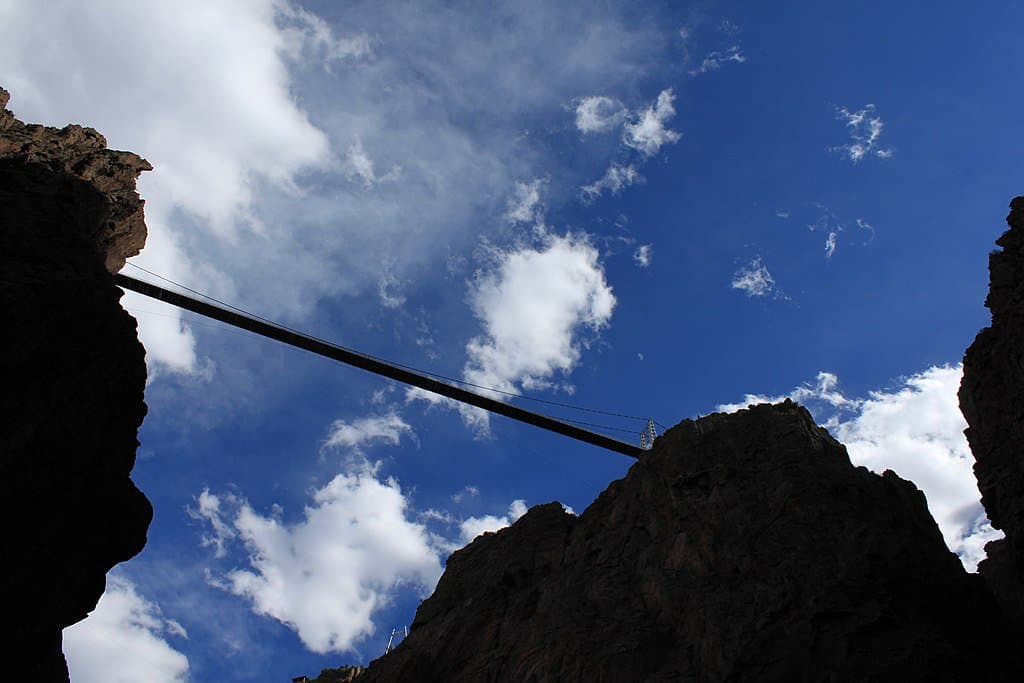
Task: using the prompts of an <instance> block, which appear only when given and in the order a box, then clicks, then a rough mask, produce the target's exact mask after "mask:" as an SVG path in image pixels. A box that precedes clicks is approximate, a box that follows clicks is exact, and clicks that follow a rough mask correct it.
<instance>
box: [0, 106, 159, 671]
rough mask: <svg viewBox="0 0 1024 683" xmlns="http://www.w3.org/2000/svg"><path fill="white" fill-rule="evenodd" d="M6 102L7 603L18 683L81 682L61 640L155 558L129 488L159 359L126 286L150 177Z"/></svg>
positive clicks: (1, 497)
mask: <svg viewBox="0 0 1024 683" xmlns="http://www.w3.org/2000/svg"><path fill="white" fill-rule="evenodd" d="M8 100H9V94H8V93H7V92H6V91H4V90H2V89H0V306H2V310H3V313H4V319H5V320H4V322H5V325H4V333H3V334H2V335H0V377H3V379H4V381H3V382H2V384H0V414H2V415H3V416H4V419H3V420H2V421H0V501H2V503H0V504H2V505H3V515H2V519H3V525H4V534H3V535H4V540H5V545H6V549H7V552H6V554H5V556H6V560H5V562H4V565H5V566H4V572H5V576H4V581H3V582H2V585H0V604H3V605H4V609H5V614H6V615H7V616H6V618H5V622H6V625H7V626H8V627H9V628H8V635H7V636H5V638H4V643H3V652H4V654H5V655H6V656H5V657H4V660H5V661H4V669H5V671H7V675H8V676H9V677H10V678H11V680H33V681H51V680H57V681H59V680H67V667H66V665H65V663H64V656H63V654H62V652H61V630H62V629H63V628H64V627H66V626H69V625H70V624H73V623H75V622H77V621H80V620H81V619H83V618H85V616H86V615H87V614H88V613H89V612H90V611H91V610H92V609H93V608H94V607H95V606H96V602H97V601H98V600H99V597H100V595H101V594H102V593H103V589H104V585H105V575H106V573H107V571H108V570H110V568H111V567H113V566H114V565H115V564H117V563H118V562H122V561H124V560H127V559H129V558H130V557H132V556H134V555H136V554H137V553H138V552H139V551H140V550H142V547H143V545H144V544H145V541H146V530H147V528H148V526H149V522H150V520H151V518H152V514H153V511H152V507H151V506H150V503H149V501H148V500H147V499H146V497H145V496H144V495H143V494H142V493H141V492H140V491H139V490H138V489H137V488H136V486H135V484H134V483H132V481H131V479H130V476H129V475H130V473H131V470H132V467H133V466H134V464H135V449H136V447H137V446H138V441H137V439H136V433H137V430H138V427H139V425H140V424H141V423H142V419H143V417H144V416H145V414H146V405H145V403H144V402H143V391H144V389H145V384H146V365H145V352H144V350H143V348H142V345H141V344H140V343H139V341H138V337H137V334H136V324H135V319H134V318H132V317H131V316H130V315H128V313H126V312H125V311H124V310H123V309H122V308H121V305H120V303H119V300H120V298H121V296H122V291H121V290H120V289H118V288H117V287H116V286H114V282H113V279H112V273H115V272H116V271H117V270H119V269H120V268H121V267H122V266H123V265H124V262H125V259H126V258H128V257H129V256H133V255H135V254H137V253H138V252H139V250H140V249H141V248H142V246H143V244H144V243H145V240H146V227H145V223H144V220H143V202H142V200H141V199H140V198H139V196H138V194H137V193H136V192H135V180H136V178H137V177H138V175H139V173H141V172H142V171H146V170H150V168H151V166H150V165H149V164H148V163H147V162H146V161H145V160H144V159H142V158H140V157H138V156H136V155H134V154H131V153H128V152H115V151H111V150H109V149H107V143H106V140H105V139H104V138H103V136H102V135H100V134H99V133H97V132H96V131H95V130H92V129H91V128H83V127H81V126H67V127H65V128H62V129H56V128H49V127H45V126H38V125H27V124H24V123H22V122H21V121H19V120H17V119H16V118H15V117H14V115H13V114H12V113H11V112H10V111H8V110H7V103H8Z"/></svg>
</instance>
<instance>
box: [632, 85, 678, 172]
mask: <svg viewBox="0 0 1024 683" xmlns="http://www.w3.org/2000/svg"><path fill="white" fill-rule="evenodd" d="M673 100H675V94H673V92H672V89H671V88H668V89H666V90H662V91H661V93H660V94H659V95H658V99H657V101H656V102H655V103H654V104H653V105H651V106H649V107H647V108H646V109H644V110H643V111H641V112H640V113H639V114H638V115H635V116H633V117H631V120H630V121H629V122H627V123H626V125H625V130H624V131H623V135H622V141H623V142H624V143H625V144H626V146H628V147H632V148H633V149H635V150H637V151H639V152H642V153H643V154H644V155H646V156H654V155H655V154H657V153H658V150H659V149H661V147H662V146H663V145H666V144H671V143H675V142H677V141H678V140H679V138H680V137H682V136H681V135H680V134H679V133H677V132H675V131H673V130H669V129H668V128H666V127H665V124H666V122H667V121H668V120H669V119H671V118H672V117H673V116H675V114H676V110H675V107H674V106H672V102H673Z"/></svg>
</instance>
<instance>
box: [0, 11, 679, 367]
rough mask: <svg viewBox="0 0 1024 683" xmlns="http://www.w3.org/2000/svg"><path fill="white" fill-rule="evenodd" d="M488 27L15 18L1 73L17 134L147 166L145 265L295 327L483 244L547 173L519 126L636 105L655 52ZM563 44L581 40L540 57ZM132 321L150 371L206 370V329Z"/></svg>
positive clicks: (568, 15) (240, 15) (371, 15)
mask: <svg viewBox="0 0 1024 683" xmlns="http://www.w3.org/2000/svg"><path fill="white" fill-rule="evenodd" d="M503 12H505V17H506V19H508V21H503V22H502V26H501V28H500V29H499V28H498V25H497V24H495V22H494V21H493V14H492V12H491V10H490V9H489V8H485V7H482V6H481V7H480V8H468V9H466V11H464V12H459V13H456V14H455V15H453V14H452V13H450V12H445V11H438V9H437V8H435V7H428V6H426V5H423V4H416V5H409V6H401V7H397V6H391V5H387V4H378V5H375V6H373V7H362V6H359V7H357V6H349V5H334V4H332V5H331V7H330V9H329V10H328V9H325V10H324V18H321V17H319V16H317V15H315V14H314V13H312V12H311V11H309V10H307V9H303V8H302V7H300V6H299V5H298V4H297V3H296V2H291V1H290V0H182V1H181V2H178V3H174V4H173V5H167V4H165V3H164V4H161V3H126V2H124V1H123V0H96V1H95V2H86V3H83V2H76V1H75V0H52V1H51V2H46V3H39V2H33V1H32V0H13V1H8V2H3V3H0V25H2V26H4V29H5V31H4V40H3V41H0V64H3V65H4V69H3V71H4V75H3V78H4V85H5V86H6V87H8V88H9V89H10V90H11V91H12V93H13V95H14V102H13V106H14V108H15V111H16V112H17V113H18V115H19V116H20V117H21V118H23V119H25V120H30V121H41V122H45V123H49V124H53V125H64V124H65V123H67V122H69V121H77V122H83V123H86V124H89V125H92V126H95V127H96V128H97V129H99V130H100V131H102V132H103V133H104V134H105V135H106V136H107V138H108V140H109V142H110V143H111V145H112V146H113V147H115V148H119V149H131V150H134V151H137V152H138V153H140V154H142V155H143V156H145V157H147V158H148V159H149V160H150V161H151V162H152V163H153V164H154V165H155V167H156V170H155V171H153V172H152V173H149V174H145V175H144V177H143V180H142V181H141V185H140V189H141V191H142V194H143V196H144V197H145V198H146V200H147V207H146V208H147V219H148V223H149V227H150V239H149V242H148V245H147V247H146V250H145V252H144V254H143V255H142V256H141V257H139V258H138V259H137V262H138V263H139V264H140V265H143V266H146V267H147V268H150V269H151V270H153V271H155V272H158V273H161V274H163V275H166V276H168V277H171V278H173V279H175V280H177V281H179V282H184V283H187V284H189V285H191V286H195V287H197V288H198V289H202V290H204V291H207V292H209V293H210V294H212V295H214V296H217V297H218V298H220V299H223V300H227V301H231V302H233V303H236V304H238V305H240V306H244V307H246V308H250V309H252V310H254V311H256V312H258V313H259V314H261V315H264V316H267V317H271V318H276V319H282V320H284V321H285V322H289V323H291V324H296V323H300V322H302V320H303V319H304V318H305V317H307V316H309V315H311V314H312V312H313V311H314V310H316V307H317V305H318V304H319V303H320V302H322V301H323V300H324V299H325V298H328V297H330V298H331V299H335V300H337V299H339V298H341V297H349V298H351V299H352V300H355V298H356V297H361V296H365V295H366V294H367V293H369V292H373V291H375V290H376V289H377V287H378V285H379V278H378V275H379V272H378V270H377V267H376V266H377V264H379V263H380V262H381V261H382V260H383V259H384V258H387V257H391V258H393V259H394V263H395V266H394V275H395V277H396V278H398V279H399V280H401V281H405V278H406V277H407V275H408V274H409V273H410V272H413V271H415V270H417V269H423V268H425V267H429V266H433V265H436V264H437V263H438V262H440V261H441V260H443V259H444V257H445V255H446V253H454V254H455V258H457V257H458V255H459V254H460V253H461V252H462V251H464V250H468V249H469V248H471V246H472V243H475V241H476V240H477V238H478V237H479V235H480V231H481V226H486V229H487V230H491V231H497V230H498V229H499V228H498V223H497V222H495V221H494V220H493V218H494V212H495V209H496V207H495V206H494V202H493V200H492V198H495V197H500V196H501V195H502V193H504V192H505V191H506V188H508V187H510V186H512V184H513V183H514V181H515V179H516V178H524V177H536V176H538V175H543V174H544V172H545V171H546V170H547V169H548V168H550V167H551V162H552V161H553V160H554V153H553V152H552V151H551V150H550V149H549V148H548V147H547V146H546V143H544V142H542V141H541V136H531V135H530V132H531V131H529V130H522V122H523V120H531V121H537V122H542V121H544V120H545V119H553V118H554V117H556V116H558V115H559V114H560V113H562V112H564V103H565V100H566V93H569V92H573V91H576V92H579V91H582V92H601V91H604V90H609V91H627V90H629V89H631V88H635V86H636V84H637V80H638V78H639V74H641V73H642V72H643V69H642V68H641V67H642V66H643V65H648V64H650V63H652V62H653V61H654V59H655V58H656V57H657V56H660V55H661V53H662V52H663V51H664V50H665V45H664V44H663V42H662V41H660V40H658V39H657V38H658V37H659V36H660V35H661V32H662V30H663V27H660V26H658V25H657V22H656V21H655V20H654V18H653V17H651V18H649V19H647V18H642V19H641V20H639V21H634V19H633V18H631V17H626V16H624V13H622V12H620V11H619V9H617V8H614V7H604V8H588V9H587V10H586V11H585V12H584V11H583V10H580V9H577V8H575V7H574V6H573V5H571V4H564V5H561V4H549V5H546V6H539V7H538V6H521V7H520V6H509V7H507V8H505V9H504V10H503ZM327 18H329V20H330V21H329V22H328V21H327V20H326V19H327ZM339 27H343V28H339ZM566 27H580V28H581V29H582V28H585V29H586V30H585V31H581V32H580V33H579V34H578V35H577V38H578V39H575V40H572V41H565V40H557V39H553V38H555V37H556V36H559V35H562V33H563V32H564V30H565V29H566ZM42 44H46V45H48V46H49V48H48V49H47V50H46V51H45V54H40V52H39V49H38V46H39V45H42ZM439 44H442V45H459V50H458V51H457V54H455V53H452V52H451V51H445V50H441V51H440V52H439V51H438V49H437V46H438V45H439ZM550 64H560V65H562V67H563V68H559V69H548V68H544V66H545V65H550ZM111 74H117V77H116V78H111ZM513 114H514V115H513ZM354 141H358V144H355V145H354V144H353V142H354ZM386 169H392V171H387V172H385V171H386ZM396 169H401V176H400V177H396V175H395V174H394V173H393V171H395V170H396ZM387 178H393V179H394V182H388V183H384V182H382V181H383V180H384V179H387ZM367 185H370V187H367ZM267 273H273V275H274V277H267V276H266V274H267ZM140 301H141V299H138V298H137V297H136V296H129V297H128V302H127V303H128V304H129V305H132V306H134V307H136V308H141V307H142V306H140V305H139V303H140ZM132 302H134V304H133V303H132ZM254 303H255V305H253V304H254ZM154 305H155V304H154ZM154 305H150V306H149V308H152V307H153V306H154ZM165 315H169V316H171V317H170V318H167V317H163V316H165ZM141 317H142V320H141V324H142V336H143V341H144V342H145V344H146V346H147V350H148V359H149V360H150V361H151V362H152V363H154V364H156V365H159V366H161V367H163V368H164V369H165V370H167V369H172V370H175V371H178V372H189V371H192V372H197V371H199V370H203V369H210V367H211V366H208V365H204V363H203V358H202V356H203V351H202V349H200V350H198V351H197V349H196V338H198V339H200V340H205V339H207V338H208V337H209V336H210V335H208V334H207V333H206V332H205V331H204V332H203V334H201V335H200V334H198V328H196V334H195V335H193V334H192V333H191V332H190V330H189V328H188V327H187V326H186V325H183V323H182V318H181V317H180V315H179V314H178V313H177V312H175V310H174V309H172V308H164V307H161V308H160V315H158V316H148V315H146V316H141ZM211 334H212V333H211ZM200 343H201V342H200Z"/></svg>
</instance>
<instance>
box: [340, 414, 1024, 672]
mask: <svg viewBox="0 0 1024 683" xmlns="http://www.w3.org/2000/svg"><path fill="white" fill-rule="evenodd" d="M1003 629H1004V623H1003V622H1002V620H1001V617H1000V615H999V610H998V608H997V607H996V605H995V602H994V600H993V598H992V596H991V593H990V592H989V591H988V589H987V587H986V586H985V585H984V582H983V581H982V580H981V579H980V578H979V577H978V576H976V575H969V574H967V573H966V572H965V571H964V569H963V567H962V565H961V563H960V561H959V560H958V559H957V558H956V556H954V555H953V554H952V553H951V552H949V550H948V549H947V548H946V546H945V544H944V543H943V540H942V536H941V534H940V532H939V529H938V527H937V525H936V524H935V522H934V520H933V519H932V517H931V515H930V514H929V512H928V509H927V505H926V501H925V497H924V494H923V493H921V491H919V490H918V489H917V488H916V487H915V486H914V485H913V484H912V483H910V482H908V481H905V480H903V479H901V478H900V477H898V476H896V475H895V474H894V473H892V472H886V473H885V474H884V475H882V476H879V475H876V474H874V473H871V472H869V471H868V470H866V469H865V468H863V467H854V466H853V465H852V464H851V463H850V460H849V457H848V456H847V453H846V449H845V447H843V446H842V445H841V444H840V443H838V442H837V441H835V440H834V439H833V438H832V437H831V436H829V434H828V432H826V431H825V430H824V429H822V428H820V427H817V426H816V425H815V424H814V422H813V420H812V418H811V416H810V414H809V413H808V412H807V411H806V410H805V409H803V408H802V407H800V406H798V405H796V404H793V403H790V402H788V401H787V402H785V403H781V404H778V405H774V406H770V405H759V406H751V407H750V408H748V409H746V410H742V411H740V412H738V413H735V414H731V415H725V414H715V415H710V416H707V417H704V418H701V419H699V420H697V421H691V420H686V421H684V422H682V423H680V424H679V425H677V426H676V427H674V428H672V429H671V430H669V431H668V432H666V433H665V434H664V435H663V436H661V437H660V438H659V439H657V441H656V442H655V445H654V448H653V450H652V451H650V452H649V453H647V454H646V455H645V456H643V457H642V458H641V459H640V461H639V462H638V463H637V464H635V465H634V466H633V467H632V468H631V469H630V471H629V473H628V474H627V476H626V477H625V478H624V479H622V480H619V481H616V482H613V483H612V484H611V486H609V487H608V489H607V490H606V491H604V492H603V493H602V494H601V495H600V496H599V497H598V498H597V500H596V501H595V502H594V503H593V504H592V505H590V507H588V508H587V510H586V511H584V512H583V514H581V515H580V516H579V517H578V518H577V517H574V516H572V515H569V514H567V513H566V512H564V510H563V509H562V507H561V505H559V504H557V503H551V504H548V505H541V506H538V507H534V508H533V509H531V510H530V511H529V512H528V513H527V514H526V515H525V516H523V517H522V518H520V519H519V521H517V522H516V523H515V524H513V525H512V526H511V527H508V528H506V529H503V530H501V531H499V532H497V533H495V534H485V535H484V536H481V537H479V538H477V539H476V540H475V541H473V542H472V543H471V544H470V545H469V546H467V547H466V548H464V549H462V550H459V551H456V552H455V553H454V554H453V555H452V556H451V558H450V559H449V561H448V564H447V568H446V570H445V573H444V575H443V576H442V577H441V580H440V582H439V583H438V586H437V589H436V590H435V591H434V594H433V595H432V596H431V597H429V598H428V599H427V600H425V601H424V602H423V603H422V605H421V606H420V608H419V609H418V611H417V612H416V617H415V621H414V622H413V624H412V628H411V630H410V633H409V636H408V637H407V638H406V639H405V640H404V641H403V642H402V643H401V644H400V645H399V646H398V647H397V648H396V649H395V650H393V651H392V652H391V653H389V654H387V655H385V656H384V657H382V658H380V659H378V660H376V661H374V662H373V663H372V664H371V665H370V667H369V669H368V670H367V672H366V673H364V674H363V675H362V676H361V677H360V678H359V681H360V683H376V682H378V681H389V682H391V681H420V682H427V681H445V682H447V683H452V682H454V681H467V682H468V681H535V682H538V683H539V682H546V681H593V682H595V683H601V682H606V683H612V682H620V681H670V680H671V681H687V680H693V681H696V680H700V681H747V680H750V681H754V680H756V681H810V680H828V681H862V680H906V681H952V680H1004V677H1005V676H1007V674H1006V673H1005V672H1006V671H1012V670H1013V668H1012V667H1009V666H1007V664H1008V661H1009V658H1011V657H1015V656H1016V655H1009V654H1008V655H1006V657H1005V658H1004V657H1003V656H1002V655H1000V657H998V658H995V659H993V658H992V657H989V656H987V655H988V653H992V652H1007V653H1009V652H1011V649H1010V648H1009V647H1008V641H1007V640H1006V636H1005V634H1004V633H1003ZM979 653H985V654H983V655H982V656H979ZM1000 660H1001V661H1000Z"/></svg>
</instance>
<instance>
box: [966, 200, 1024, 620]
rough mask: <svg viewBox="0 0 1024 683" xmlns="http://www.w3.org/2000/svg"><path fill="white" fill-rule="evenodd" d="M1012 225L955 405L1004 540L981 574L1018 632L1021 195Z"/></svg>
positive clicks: (1023, 356) (1021, 601)
mask: <svg viewBox="0 0 1024 683" xmlns="http://www.w3.org/2000/svg"><path fill="white" fill-rule="evenodd" d="M1006 222H1007V224H1009V226H1010V229H1009V230H1007V231H1006V232H1005V233H1003V235H1002V237H1000V238H999V239H998V240H996V244H998V245H999V246H1001V247H1003V250H1002V251H995V252H992V254H991V255H990V256H989V273H990V277H991V282H990V288H989V294H988V298H987V299H986V300H985V305H986V306H988V308H989V310H990V311H992V325H991V327H986V328H985V329H983V330H982V331H981V332H980V333H979V334H978V336H977V338H976V339H975V340H974V343H973V344H971V346H970V348H968V349H967V354H966V355H965V356H964V378H963V381H962V383H961V385H960V409H961V410H962V411H963V414H964V417H965V418H966V419H967V424H968V425H970V426H969V427H968V429H967V430H966V431H965V432H964V433H965V434H966V435H967V440H968V441H969V442H970V444H971V451H972V452H973V453H974V458H975V460H976V462H975V465H974V474H975V476H977V478H978V488H979V489H980V490H981V502H982V504H983V505H984V506H985V511H986V512H987V513H988V517H989V519H990V520H991V521H992V526H994V527H996V528H997V529H1002V530H1003V532H1004V533H1005V534H1006V538H1005V539H1002V540H999V541H992V542H991V543H989V544H988V545H986V546H985V550H986V551H987V552H988V559H987V560H985V561H983V562H982V563H981V565H980V567H979V572H980V573H981V575H982V576H984V577H985V578H986V579H987V580H988V581H989V583H990V585H991V586H992V590H993V592H994V593H995V594H996V597H997V598H998V599H999V602H1000V604H1001V605H1002V606H1003V609H1004V610H1005V611H1006V613H1007V615H1008V616H1009V617H1010V619H1011V620H1012V621H1013V622H1014V623H1015V625H1016V628H1017V629H1018V633H1020V632H1022V631H1024V197H1017V198H1016V199H1014V200H1013V201H1012V202H1011V203H1010V215H1009V216H1007V217H1006Z"/></svg>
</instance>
